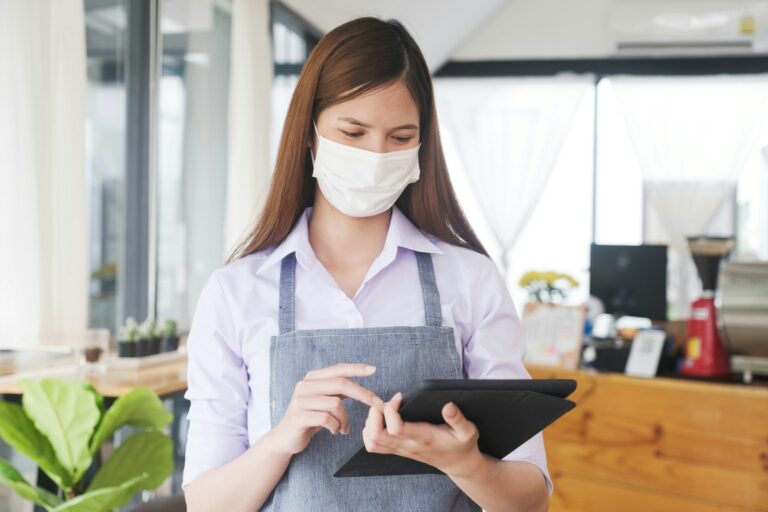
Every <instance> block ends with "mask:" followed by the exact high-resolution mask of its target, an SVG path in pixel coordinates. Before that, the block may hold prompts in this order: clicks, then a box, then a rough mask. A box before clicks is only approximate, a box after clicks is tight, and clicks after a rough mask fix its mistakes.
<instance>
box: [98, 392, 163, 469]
mask: <svg viewBox="0 0 768 512" xmlns="http://www.w3.org/2000/svg"><path fill="white" fill-rule="evenodd" d="M172 420H173V414H171V413H169V412H168V411H166V410H165V408H164V407H163V402H162V401H160V399H159V398H158V397H157V395H156V394H155V393H154V391H152V390H151V389H147V388H134V389H132V390H131V391H130V392H128V393H127V394H125V395H123V396H121V397H120V398H118V399H117V400H115V403H113V404H112V407H110V408H109V410H108V411H107V412H106V413H105V414H104V418H103V419H102V420H101V424H100V425H99V428H98V429H97V430H96V433H95V434H94V435H93V439H91V445H90V450H91V453H92V454H94V453H96V451H97V450H98V449H99V448H100V447H101V445H102V444H103V443H104V441H106V440H107V439H108V438H109V436H111V435H112V434H114V432H115V431H116V430H117V429H118V428H120V427H122V426H123V425H131V426H133V427H137V428H153V429H161V428H163V427H165V426H166V425H168V424H169V423H170V422H171V421H172Z"/></svg>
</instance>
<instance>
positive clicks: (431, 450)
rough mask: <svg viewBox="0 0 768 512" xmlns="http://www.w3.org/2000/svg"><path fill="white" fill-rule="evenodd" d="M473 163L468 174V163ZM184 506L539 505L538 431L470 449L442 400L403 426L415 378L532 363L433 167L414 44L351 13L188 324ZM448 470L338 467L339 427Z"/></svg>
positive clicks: (489, 373)
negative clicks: (491, 453) (403, 405)
mask: <svg viewBox="0 0 768 512" xmlns="http://www.w3.org/2000/svg"><path fill="white" fill-rule="evenodd" d="M477 172H482V170H477ZM188 350H189V390H188V391H187V393H186V398H188V399H189V400H190V401H191V408H190V411H189V416H188V418H189V421H190V427H189V433H188V439H187V448H186V464H185V468H184V482H183V487H184V490H185V496H186V500H187V504H188V508H189V510H190V511H192V512H195V511H212V510H226V511H227V512H236V511H243V512H245V511H247V512H252V511H254V510H259V509H262V510H274V511H291V512H294V511H314V510H317V511H357V510H366V511H374V510H376V511H378V510H393V511H405V510H408V511H440V512H444V511H470V510H480V507H483V508H484V509H485V510H487V511H541V510H546V508H547V506H548V501H549V495H550V493H551V482H550V479H549V475H548V473H547V467H546V459H545V454H544V446H543V441H542V437H541V434H539V435H537V436H535V437H534V438H533V439H531V440H530V441H528V442H527V443H526V444H524V445H523V446H522V447H520V448H519V449H517V450H515V452H513V453H512V454H510V455H508V456H507V457H505V458H504V459H503V460H497V459H493V458H491V457H488V456H485V455H483V454H482V453H481V452H480V451H479V450H478V447H477V439H478V434H477V429H476V428H475V426H474V425H473V424H472V423H471V422H470V421H468V420H467V419H465V418H464V416H463V415H462V413H461V411H460V410H458V408H457V407H456V406H455V405H454V404H450V403H449V404H446V405H445V407H444V409H443V415H444V418H445V424H443V425H439V426H437V425H431V424H427V423H410V422H403V421H402V419H401V418H400V416H399V414H398V408H399V405H400V401H401V398H402V394H401V393H402V392H406V391H408V390H409V389H411V388H412V387H414V386H415V385H417V384H418V383H419V382H420V381H422V380H423V379H430V378H432V379H434V378H463V377H465V378H471V379H480V378H528V377H529V375H528V373H527V372H526V371H525V368H524V367H523V364H522V357H523V352H524V343H523V338H522V329H521V325H520V321H519V319H518V317H517V315H516V313H515V309H514V306H513V303H512V300H511V298H510V296H509V293H508V291H507V290H506V288H505V286H504V284H503V282H502V280H501V278H500V276H499V275H498V273H497V271H496V267H495V265H494V263H493V262H492V261H491V260H490V259H489V258H488V256H487V254H486V252H485V250H484V249H483V247H482V245H481V244H480V242H479V241H478V239H477V237H476V236H475V234H474V233H473V231H472V229H471V228H470V226H469V225H468V224H467V221H466V220H465V218H464V216H463V214H462V212H461V210H460V208H459V206H458V204H457V201H456V199H455V197H454V193H453V190H452V188H451V183H450V181H449V179H448V172H447V170H446V165H445V161H444V158H443V152H442V148H441V145H440V138H439V133H438V128H437V119H436V114H435V106H434V99H433V94H432V84H431V80H430V76H429V72H428V69H427V66H426V64H425V62H424V58H423V56H422V54H421V52H420V51H419V49H418V47H417V45H416V43H415V42H414V40H413V39H412V38H411V36H410V35H409V34H408V32H407V31H406V30H405V29H404V28H403V27H402V25H400V24H399V23H398V22H397V21H394V20H389V21H382V20H379V19H376V18H370V17H366V18H359V19H356V20H353V21H350V22H348V23H345V24H343V25H341V26H339V27H337V28H336V29H334V30H333V31H331V32H329V33H328V34H327V35H326V36H325V37H323V38H322V39H321V40H320V42H319V43H318V44H317V46H316V47H315V48H314V49H313V51H312V53H311V54H310V55H309V58H308V59H307V62H306V63H305V65H304V68H303V70H302V73H301V76H300V78H299V81H298V84H297V86H296V91H295V92H294V95H293V98H292V100H291V105H290V108H289V110H288V115H287V118H286V121H285V127H284V129H283V134H282V139H281V141H280V149H279V153H278V157H277V163H276V168H275V173H274V177H273V180H272V185H271V188H270V192H269V196H268V199H267V202H266V205H265V208H264V211H263V213H262V215H261V217H260V218H259V221H258V223H257V224H256V226H255V227H254V229H253V231H252V233H251V234H250V236H249V237H248V238H247V240H246V241H245V242H244V243H243V244H242V245H241V246H240V247H239V248H238V249H237V250H236V251H235V253H234V254H233V256H232V257H231V259H230V261H229V263H228V264H227V265H225V266H224V267H223V268H221V269H218V270H217V271H215V272H214V273H213V275H212V276H211V278H210V280H209V281H208V283H207V285H206V286H205V289H204V290H203V292H202V294H201V297H200V300H199V304H198V307H197V311H196V314H195V318H194V321H193V325H192V329H191V331H190V334H189V338H188ZM361 438H362V439H363V441H364V442H365V446H366V448H367V449H368V451H371V452H377V453H394V454H398V455H402V456H405V457H410V458H413V459H416V460H418V461H421V462H425V463H427V464H430V465H432V466H434V467H436V468H438V469H440V470H442V471H443V472H444V473H445V474H444V475H418V476H388V477H365V478H334V477H333V476H332V474H333V471H334V468H335V465H336V463H337V462H338V461H339V459H340V458H341V457H342V455H343V454H344V453H345V452H346V451H347V450H348V449H349V448H350V447H351V446H352V445H354V444H355V442H359V440H360V439H361Z"/></svg>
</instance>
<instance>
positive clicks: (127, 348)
mask: <svg viewBox="0 0 768 512" xmlns="http://www.w3.org/2000/svg"><path fill="white" fill-rule="evenodd" d="M138 341H139V324H137V323H136V320H135V319H134V318H133V317H128V319H126V321H125V325H124V326H123V327H122V329H120V339H119V340H118V341H117V355H118V357H136V356H137V355H138V354H137V352H138V350H137V349H138Z"/></svg>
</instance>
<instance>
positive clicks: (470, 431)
mask: <svg viewBox="0 0 768 512" xmlns="http://www.w3.org/2000/svg"><path fill="white" fill-rule="evenodd" d="M442 413H443V418H445V422H446V423H448V425H449V426H450V427H451V428H452V429H453V430H454V432H455V435H456V437H458V438H459V439H461V440H462V441H468V440H470V439H472V438H473V437H474V436H475V435H476V433H477V427H475V424H474V423H472V422H471V421H469V420H468V419H467V418H466V417H465V416H464V415H463V414H462V412H461V411H460V410H459V408H458V407H457V406H456V404H454V403H453V402H448V403H447V404H445V405H444V406H443V411H442Z"/></svg>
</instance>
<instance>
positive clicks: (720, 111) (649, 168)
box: [611, 75, 768, 318]
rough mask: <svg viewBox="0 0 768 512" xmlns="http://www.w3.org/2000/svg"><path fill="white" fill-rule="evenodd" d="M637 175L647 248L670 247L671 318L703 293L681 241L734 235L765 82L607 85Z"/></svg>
mask: <svg viewBox="0 0 768 512" xmlns="http://www.w3.org/2000/svg"><path fill="white" fill-rule="evenodd" d="M611 88H612V90H613V91H614V93H615V96H616V100H617V103H618V105H619V108H620V109H621V111H622V113H623V116H624V120H625V123H626V127H627V130H628V133H629V136H630V139H631V141H632V144H633V146H634V150H635V153H636V156H637V159H638V162H639V163H640V169H641V172H642V174H643V192H644V194H645V198H644V203H645V209H646V212H645V219H646V227H645V230H644V231H645V233H644V238H645V240H646V241H647V242H652V243H667V244H669V246H670V268H669V279H670V284H671V286H670V297H669V299H670V316H671V318H685V317H687V316H688V307H689V303H690V301H691V300H692V299H693V298H694V297H695V296H696V295H697V294H698V292H699V291H700V290H701V287H700V283H699V279H698V277H697V274H696V270H695V267H694V265H693V262H692V259H691V258H690V255H689V253H688V247H687V242H686V237H687V236H689V235H698V234H713V235H733V234H734V230H733V227H734V224H735V220H734V219H733V214H732V211H733V209H734V203H733V201H734V199H735V194H736V192H735V191H736V185H737V181H738V177H739V173H740V172H741V170H742V169H743V168H744V165H745V163H746V160H747V158H748V156H749V154H750V152H751V151H753V150H754V149H755V145H756V143H757V137H758V135H759V134H760V133H761V132H762V131H764V129H765V126H766V123H768V75H757V76H751V77H728V76H713V77H684V78H670V77H615V78H611Z"/></svg>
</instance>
